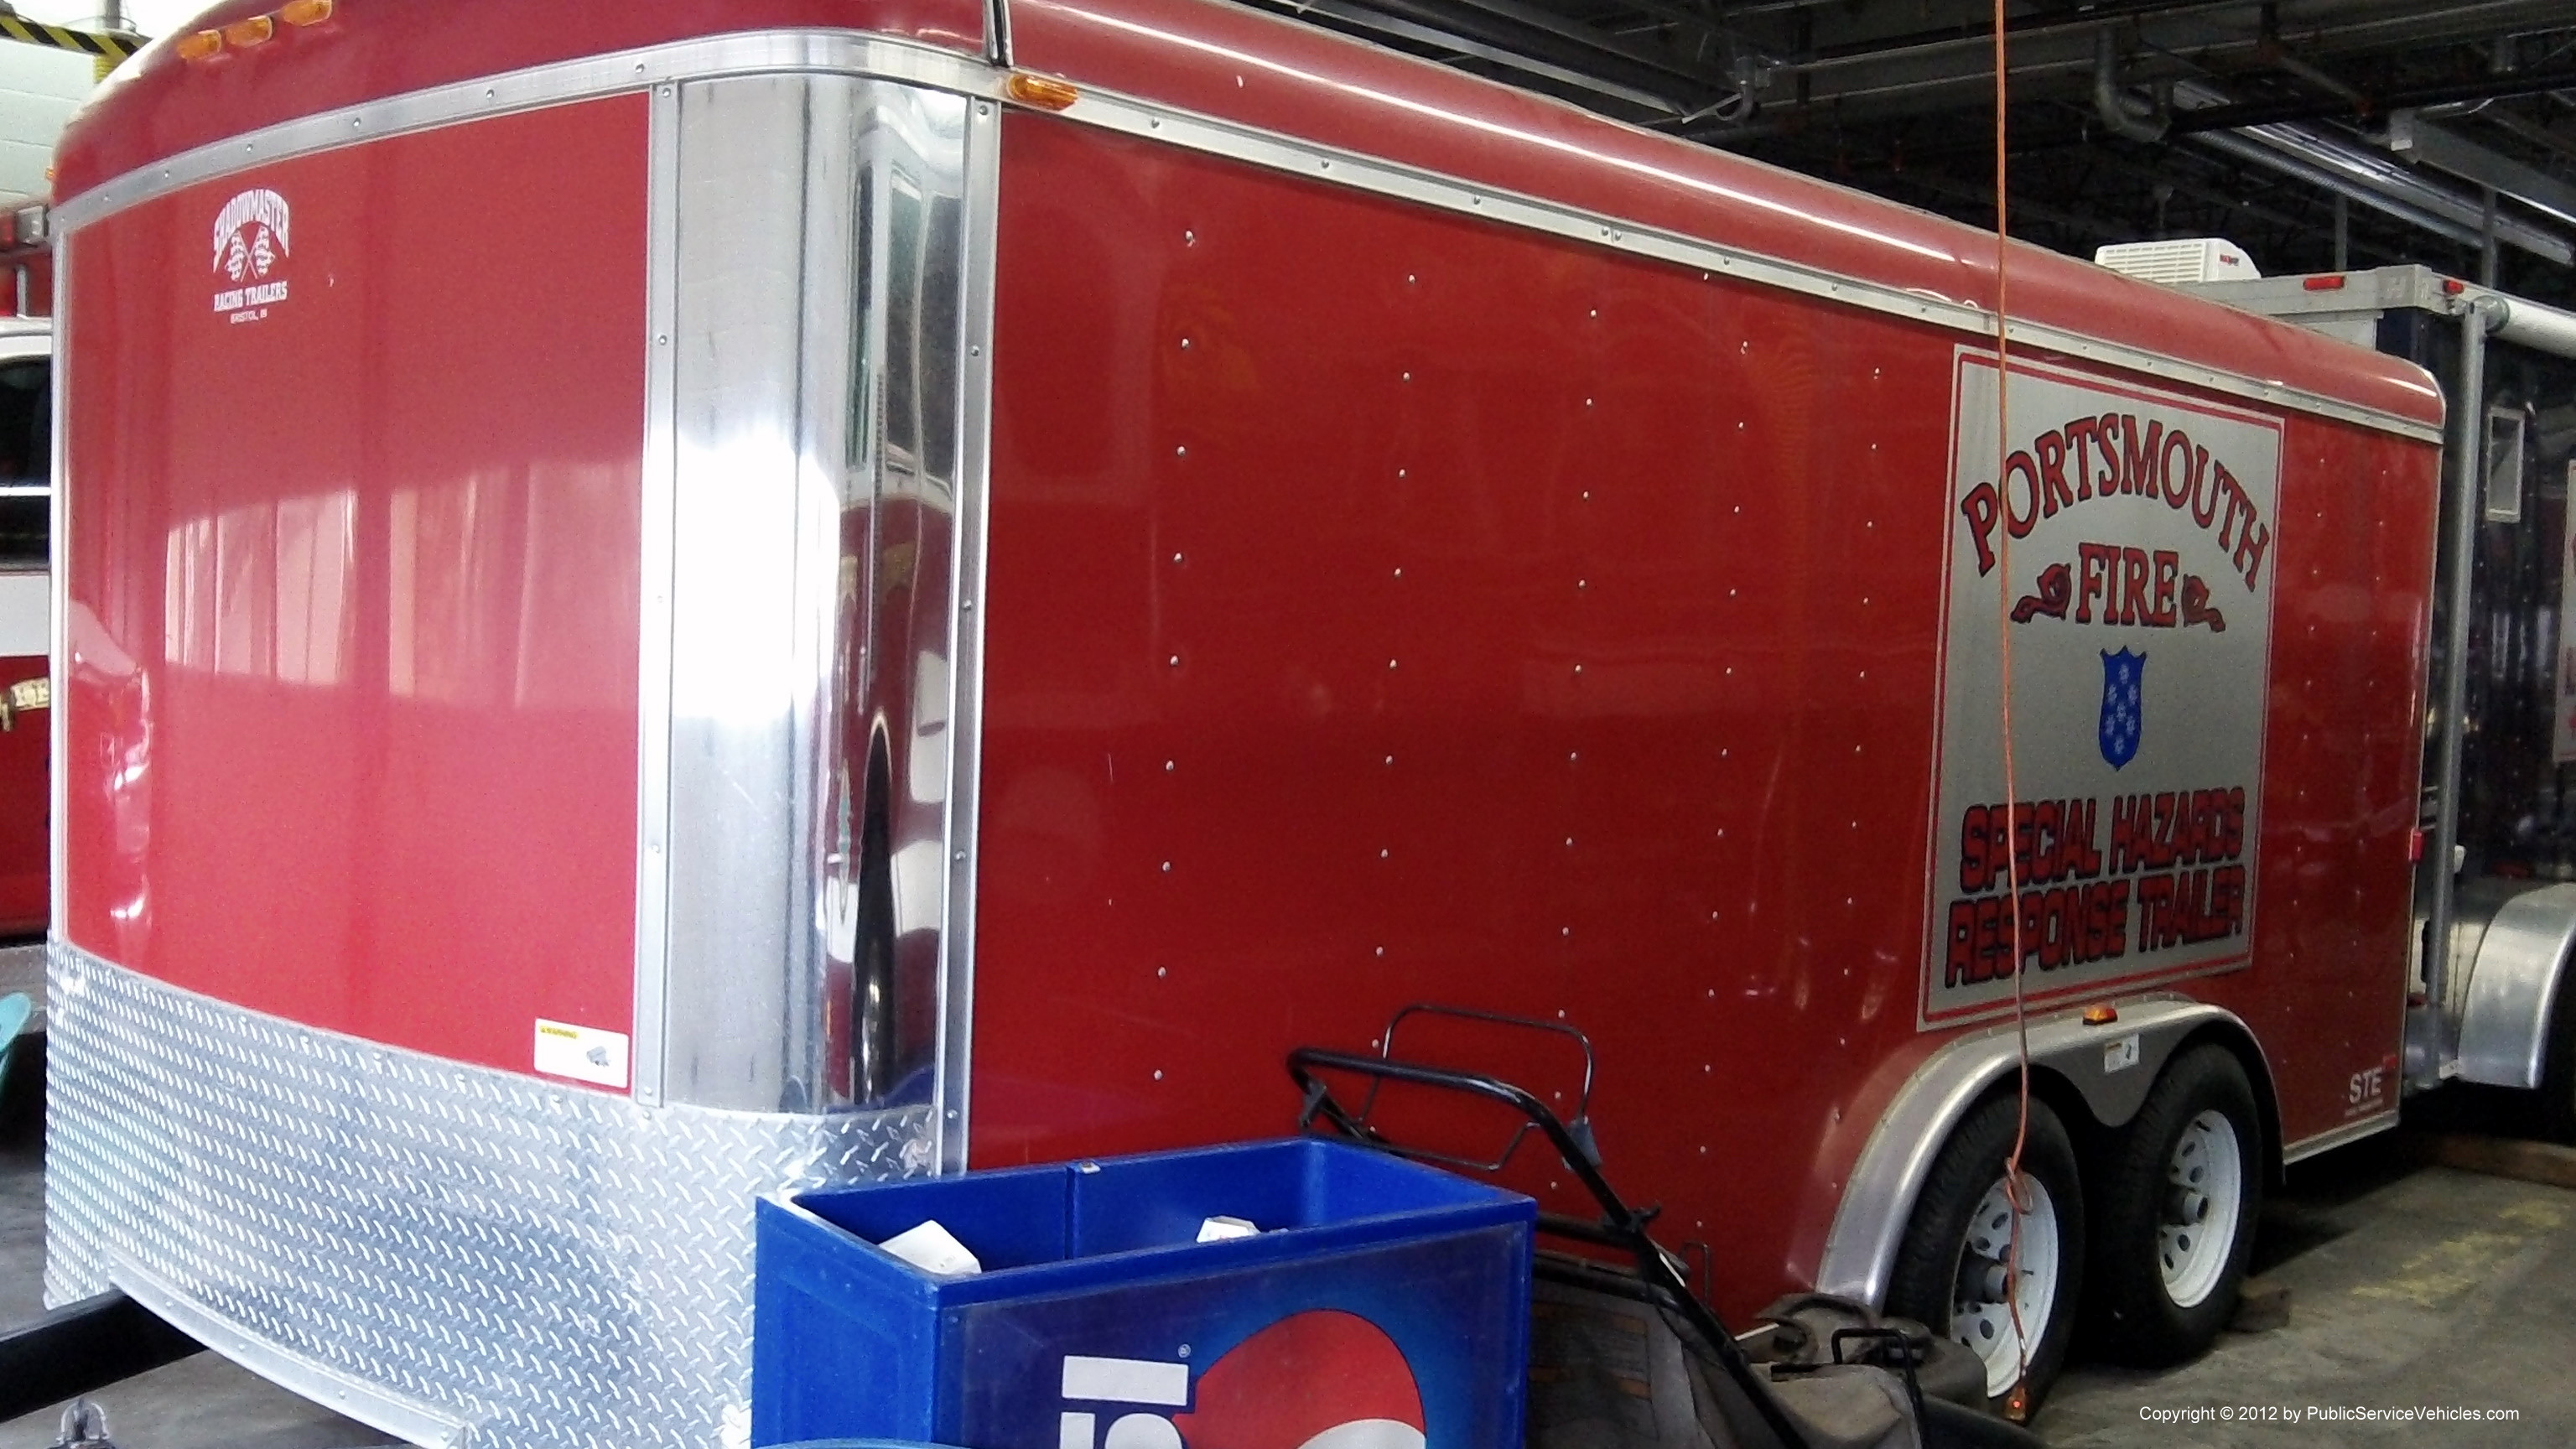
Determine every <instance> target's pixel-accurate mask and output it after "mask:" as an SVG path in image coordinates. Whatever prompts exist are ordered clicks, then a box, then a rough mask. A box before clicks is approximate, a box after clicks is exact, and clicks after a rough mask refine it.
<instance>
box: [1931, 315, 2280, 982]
mask: <svg viewBox="0 0 2576 1449" xmlns="http://www.w3.org/2000/svg"><path fill="white" fill-rule="evenodd" d="M1995 387H1996V368H1995V360H1994V358H1993V356H1992V355H1991V354H1987V353H1977V352H1972V351H1968V350H1965V349H1962V351H1961V352H1960V354H1959V357H1958V372H1957V382H1956V397H1957V411H1956V414H1955V416H1954V419H1953V424H1952V431H1951V439H1952V446H1953V449H1954V451H1953V454H1952V458H1951V487H1950V500H1949V512H1948V519H1949V524H1948V527H1949V536H1950V546H1949V563H1948V568H1949V585H1948V591H1947V594H1946V597H1945V599H1944V603H1943V617H1942V659H1943V689H1942V704H1941V720H1940V729H1941V734H1940V764H1939V770H1940V775H1939V779H1940V787H1939V798H1938V800H1937V802H1936V805H1935V813H1934V817H1933V821H1932V839H1931V851H1930V853H1931V866H1932V872H1933V874H1932V891H1931V903H1930V909H1929V911H1928V916H1929V919H1928V920H1927V921H1926V923H1925V967H1924V982H1923V993H1922V1005H1921V1015H1922V1020H1923V1022H1924V1024H1926V1025H1933V1024H1939V1023H1946V1022H1951V1021H1956V1020H1960V1019H1963V1018H1971V1017H1975V1016H1978V1015H1981V1014H1985V1013H1989V1012H1993V1011H1998V1010H2001V1009H2004V1008H2005V1007H2007V1006H2008V1005H2009V1003H2010V1002H2011V1000H2012V995H2013V981H2014V975H2015V971H2016V952H2015V944H2016V937H2018V946H2019V951H2018V970H2019V973H2020V975H2021V977H2022V982H2023V988H2024V991H2025V993H2026V995H2027V997H2028V998H2029V999H2031V1000H2034V1001H2046V1000H2049V999H2052V998H2059V997H2065V996H2071V995H2077V994H2083V993H2088V992H2095V991H2099V990H2100V989H2102V988H2103V987H2105V986H2108V985H2113V984H2126V983H2143V982H2147V981H2157V980H2170V979H2173V978H2176V977H2181V976H2187V975H2196V974H2200V973H2204V972H2210V971H2221V970H2227V969H2230V968H2232V967H2235V966H2239V965H2242V964H2243V963H2244V962H2245V961H2246V959H2247V958H2248V954H2249V951H2248V947H2249V944H2250V942H2251V939H2252V934H2253V929H2254V879H2255V870H2254V864H2255V862H2254V842H2255V839H2256V836H2257V834H2258V830H2257V821H2258V819H2259V817H2260V814H2261V806H2262V790H2261V787H2262V760H2263V725H2264V699H2265V680H2266V678H2267V677H2268V676H2267V668H2268V664H2269V654H2270V650H2271V638H2272V573H2273V570H2274V568H2275V561H2276V559H2277V558H2278V555H2279V541H2278V539H2277V537H2276V533H2277V530H2278V529H2279V528H2280V526H2281V520H2280V518H2279V516H2278V512H2277V505H2278V502H2279V480H2280V457H2281V432H2280V426H2279V424H2278V423H2277V422H2274V421H2272V420H2269V419H2265V418H2262V417H2260V416H2257V415H2254V414H2250V413H2245V412H2240V411H2237V410H2234V409H2231V408H2227V407H2223V406H2220V405H2216V404H2212V403H2207V402H2202V401H2198V400H2194V399H2188V398H2183V397H2178V396H2174V395H2171V394H2167V393H2161V392H2156V391H2151V390H2148V389H2144V388H2137V387H2129V386H2114V385H2109V384H2106V383H2104V382H2103V381H2101V380H2099V379H2093V378H2086V377H2082V376H2079V375H2077V374H2074V373H2070V372H2065V371H2061V370H2058V369H2055V368H2051V367H2044V366H2038V365H2024V364H2020V363H2016V364H2015V365H2014V367H2013V372H2012V383H2011V397H2010V401H2011V408H2010V424H2009V425H2010V426H2011V428H2012V442H2011V446H2010V447H2008V448H1999V447H1998V446H1997V445H1996V434H1995V424H1996V417H1995ZM2007 574H2008V576H2006V575H2007ZM2007 630H2009V631H2010V633H2011V644H2012V648H2011V659H2012V718H2013V764H2014V776H2015V784H2016V786H2017V787H2018V788H2017V791H2016V793H2015V798H2014V800H2013V802H2012V804H2011V806H2010V807H2009V808H2007V805H2006V802H2005V790H2004V760H2003V750H2002V747H2001V736H2002V725H2001V715H2002V711H2001V709H2000V704H2001V700H2002V690H2003V687H2004V683H2003V658H2004V652H2005V651H2004V648H2003V644H2004V636H2005V632H2006V631H2007ZM2016 927H2018V930H2016Z"/></svg>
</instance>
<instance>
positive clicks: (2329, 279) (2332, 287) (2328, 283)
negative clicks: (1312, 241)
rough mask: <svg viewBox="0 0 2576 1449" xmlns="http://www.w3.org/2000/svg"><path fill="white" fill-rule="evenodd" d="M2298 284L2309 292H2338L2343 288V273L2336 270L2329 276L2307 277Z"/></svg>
mask: <svg viewBox="0 0 2576 1449" xmlns="http://www.w3.org/2000/svg"><path fill="white" fill-rule="evenodd" d="M2299 285H2300V286H2302V287H2305V288H2307V289H2308V290H2309V291H2311V292H2340V291H2342V290H2343V274H2342V273H2341V272H2337V273H2334V274H2333V275H2331V276H2324V277H2308V278H2305V279H2304V280H2302V281H2301V282H2300V283H2299Z"/></svg>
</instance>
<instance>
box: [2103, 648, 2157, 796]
mask: <svg viewBox="0 0 2576 1449" xmlns="http://www.w3.org/2000/svg"><path fill="white" fill-rule="evenodd" d="M2146 728H2147V656H2145V655H2144V654H2137V653H2133V652H2131V651H2129V650H2127V649H2123V650H2121V651H2120V652H2118V653H2116V654H2114V653H2112V652H2111V651H2110V650H2108V649H2105V650H2103V651H2102V724H2101V731H2100V734H2101V744H2102V759H2103V761H2104V762H2105V763H2107V764H2108V765H2110V767H2111V768H2112V769H2114V770H2116V769H2119V768H2120V767H2121V766H2123V765H2126V764H2127V763H2129V762H2130V761H2131V760H2134V759H2136V758H2137V757H2138V739H2139V737H2140V736H2141V735H2143V734H2145V733H2146Z"/></svg>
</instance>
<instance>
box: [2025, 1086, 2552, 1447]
mask: <svg viewBox="0 0 2576 1449" xmlns="http://www.w3.org/2000/svg"><path fill="white" fill-rule="evenodd" d="M2256 1268H2257V1271H2259V1272H2261V1273H2262V1274H2264V1275H2265V1276H2266V1277H2268V1278H2269V1279H2271V1280H2272V1281H2273V1282H2276V1283H2280V1284H2283V1285H2286V1286H2287V1287H2288V1288H2289V1290H2290V1323H2289V1326H2288V1327H2286V1328H2282V1329H2276V1330H2274V1331H2272V1332H2269V1333H2260V1334H2234V1333H2231V1334H2228V1335H2225V1336H2224V1337H2222V1338H2221V1339H2220V1341H2219V1344H2218V1346H2217V1347H2216V1348H2214V1349H2213V1350H2211V1351H2210V1352H2209V1353H2208V1354H2207V1355H2205V1356H2204V1357H2202V1358H2201V1359H2200V1360H2199V1361H2197V1362H2195V1363H2190V1364H2186V1365H2183V1366H2182V1367H2180V1368H2176V1369H2169V1370H2165V1371H2163V1372H2159V1373H2137V1372H2129V1371H2123V1370H2116V1369H2108V1368H2096V1367H2081V1368H2078V1369H2075V1370H2073V1371H2070V1372H2069V1373H2068V1374H2067V1375H2066V1376H2065V1377H2064V1378H2063V1379H2062V1380H2061V1381H2060V1383H2059V1386H2058V1389H2057V1392H2056V1393H2055V1395H2054V1396H2052V1397H2051V1399H2050V1400H2049V1402H2048V1404H2047V1405H2046V1407H2045V1408H2044V1410H2043V1412H2042V1413H2041V1416H2040V1422H2039V1425H2038V1428H2039V1429H2040V1431H2041V1433H2042V1435H2043V1436H2044V1437H2045V1438H2046V1439H2047V1440H2048V1442H2049V1443H2051V1444H2054V1445H2059V1446H2062V1449H2086V1446H2098V1445H2114V1444H2158V1443H2166V1444H2191V1445H2195V1446H2199V1445H2208V1446H2222V1449H2237V1446H2255V1445H2264V1446H2270V1445H2292V1444H2295V1445H2298V1446H2300V1449H2335V1446H2341V1445H2373V1446H2376V1445H2388V1444H2443V1445H2448V1444H2458V1445H2476V1446H2480V1449H2506V1446H2521V1445H2532V1446H2540V1445H2548V1446H2553V1449H2555V1446H2564V1445H2568V1444H2576V1192H2570V1191H2567V1190H2565V1189H2562V1188H2553V1187H2542V1186H2538V1185H2536V1184H2532V1183H2525V1182H2513V1181H2508V1180H2506V1179H2503V1178H2494V1177H2481V1176H2475V1175H2472V1174H2469V1173H2463V1172H2454V1171H2451V1170H2449V1169H2447V1168H2439V1167H2417V1166H2415V1165H2414V1164H2413V1162H2412V1160H2411V1158H2410V1155H2409V1154H2408V1153H2407V1151H2406V1150H2405V1146H2404V1144H2403V1143H2402V1142H2401V1141H2400V1140H2399V1139H2397V1138H2394V1137H2382V1138H2376V1139H2373V1140H2371V1141H2368V1142H2364V1143H2359V1144H2356V1145H2354V1146H2352V1147H2348V1148H2345V1149H2343V1150H2342V1151H2340V1152H2335V1153H2330V1154H2328V1155H2327V1156H2325V1157H2323V1158H2319V1159H2316V1160H2315V1161H2313V1162H2310V1163H2304V1164H2301V1165H2300V1166H2298V1167H2295V1168H2293V1169H2291V1181H2290V1185H2289V1187H2288V1189H2287V1191H2285V1192H2282V1193H2280V1194H2278V1195H2276V1197H2275V1198H2274V1200H2273V1202H2272V1203H2271V1204H2270V1205H2269V1207H2268V1210H2267V1211H2266V1213H2265V1215H2264V1224H2263V1235H2262V1237H2261V1238H2260V1239H2259V1240H2258V1242H2257V1259H2256ZM2433 1407H2439V1408H2442V1409H2467V1410H2472V1411H2476V1412H2477V1413H2479V1414H2482V1415H2483V1414H2487V1413H2489V1412H2490V1411H2494V1412H2498V1413H2505V1412H2509V1413H2510V1414H2512V1415H2513V1416H2514V1417H2513V1418H2511V1419H2510V1420H2504V1421H2481V1422H2460V1421H2458V1420H2451V1419H2444V1420H2418V1421H2413V1422H2408V1421H2402V1420H2401V1421H2389V1422H2382V1423H2369V1422H2356V1421H2343V1422H2337V1421H2334V1420H2332V1419H2327V1418H2320V1417H2318V1416H2316V1415H2314V1414H2311V1413H2310V1412H2309V1411H2310V1410H2311V1408H2314V1409H2317V1410H2326V1411H2331V1410H2334V1409H2337V1408H2344V1409H2350V1408H2368V1409H2391V1408H2395V1409H2417V1410H2421V1409H2426V1408H2433ZM2249 1408H2251V1409H2253V1410H2254V1411H2255V1417H2254V1419H2253V1421H2252V1422H2248V1417H2247V1413H2246V1411H2247V1410H2248V1409H2249ZM2192 1410H2205V1411H2209V1415H2210V1417H2205V1418H2203V1419H2201V1420H2200V1421H2198V1422H2186V1421H2183V1420H2181V1419H2171V1420H2166V1419H2153V1418H2142V1417H2141V1412H2142V1411H2145V1412H2146V1413H2148V1414H2153V1413H2155V1412H2157V1411H2179V1412H2188V1411H2192ZM2230 1410H2233V1411H2234V1415H2235V1417H2233V1418H2218V1417H2215V1416H2216V1415H2218V1414H2221V1413H2225V1412H2227V1411H2230ZM2276 1415H2277V1417H2276ZM2293 1415H2295V1417H2296V1420H2297V1422H2296V1423H2292V1422H2291V1419H2292V1417H2293Z"/></svg>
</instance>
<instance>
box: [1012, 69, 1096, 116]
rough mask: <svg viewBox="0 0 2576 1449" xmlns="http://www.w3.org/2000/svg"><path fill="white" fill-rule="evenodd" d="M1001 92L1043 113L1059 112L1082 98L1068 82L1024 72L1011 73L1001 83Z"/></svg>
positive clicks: (1080, 93)
mask: <svg viewBox="0 0 2576 1449" xmlns="http://www.w3.org/2000/svg"><path fill="white" fill-rule="evenodd" d="M1002 91H1003V93H1004V94H1005V95H1008V96H1009V97H1010V98H1011V99H1012V100H1015V101H1018V102H1019V103H1020V104H1021V105H1024V106H1036V107H1037V108H1038V109H1040V110H1043V111H1061V110H1063V109H1064V108H1065V107H1067V106H1069V105H1072V104H1073V103H1074V102H1075V101H1077V100H1080V99H1081V98H1082V92H1080V91H1077V90H1075V89H1074V88H1073V83H1072V82H1070V81H1060V80H1057V79H1056V78H1055V77H1053V76H1046V75H1031V74H1029V73H1028V72H1027V71H1024V70H1015V71H1013V72H1011V78H1010V79H1009V80H1007V81H1004V82H1003V83H1002Z"/></svg>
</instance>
